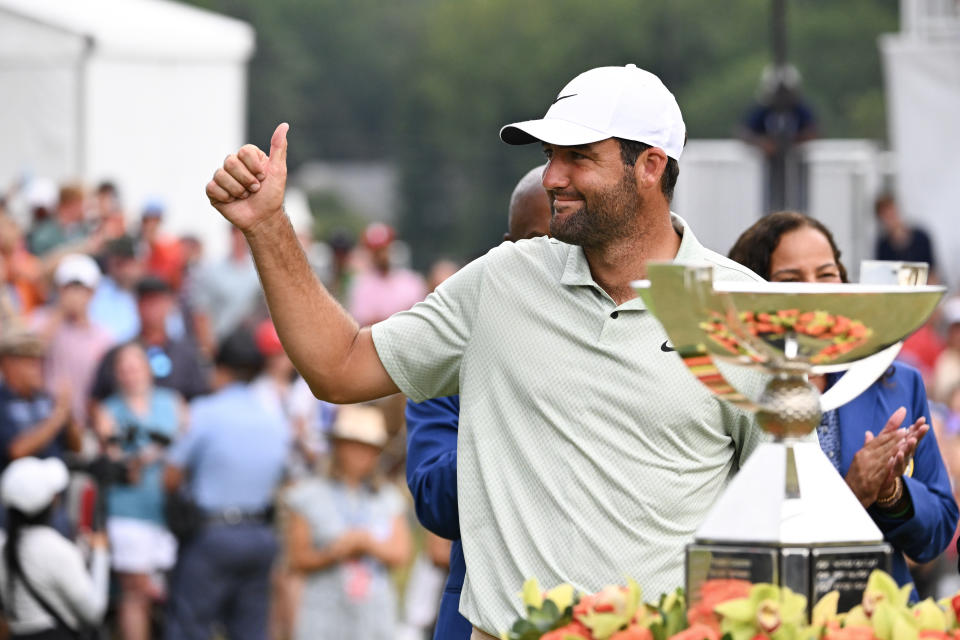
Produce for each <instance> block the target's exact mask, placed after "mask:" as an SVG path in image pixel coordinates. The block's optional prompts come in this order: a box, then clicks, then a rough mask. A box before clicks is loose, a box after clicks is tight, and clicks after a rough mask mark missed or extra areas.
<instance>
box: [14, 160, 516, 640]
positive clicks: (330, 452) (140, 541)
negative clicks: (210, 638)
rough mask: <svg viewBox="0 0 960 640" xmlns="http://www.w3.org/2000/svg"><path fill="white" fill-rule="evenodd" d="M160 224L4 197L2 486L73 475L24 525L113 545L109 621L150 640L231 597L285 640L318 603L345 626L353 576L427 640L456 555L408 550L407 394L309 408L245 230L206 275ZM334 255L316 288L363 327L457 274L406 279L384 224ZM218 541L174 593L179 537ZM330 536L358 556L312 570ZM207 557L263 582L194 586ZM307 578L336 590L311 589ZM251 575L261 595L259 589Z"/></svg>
mask: <svg viewBox="0 0 960 640" xmlns="http://www.w3.org/2000/svg"><path fill="white" fill-rule="evenodd" d="M8 203H9V204H8ZM17 207H22V208H20V209H18V208H17ZM163 215H164V211H163V204H162V202H159V201H151V202H148V203H146V204H145V206H144V207H143V208H142V210H141V211H140V212H139V215H138V216H135V217H134V218H133V219H134V222H133V223H132V224H130V223H129V222H128V220H130V219H131V218H130V216H128V215H126V210H125V208H124V206H123V202H122V200H121V198H120V192H119V190H118V188H117V186H116V185H114V184H113V183H110V182H102V183H100V184H98V185H95V186H94V187H93V188H90V187H87V186H86V185H82V184H79V183H76V184H73V183H71V184H63V185H55V184H54V183H52V182H50V181H46V180H40V179H36V180H33V181H31V182H30V183H29V184H27V185H25V186H24V191H23V192H19V191H18V187H14V188H12V189H10V190H9V191H7V192H6V193H5V195H4V197H3V198H2V199H0V229H2V230H0V235H2V240H0V244H2V246H3V249H2V250H0V254H2V259H0V265H2V266H0V277H2V283H3V288H2V291H0V308H2V311H3V315H2V320H0V327H2V328H0V375H2V382H0V460H2V462H0V471H2V470H4V469H6V468H7V467H8V465H9V464H10V463H11V462H12V461H14V460H18V459H30V458H40V459H48V458H57V459H61V460H63V461H64V463H65V465H66V468H68V469H69V470H70V483H69V487H67V492H66V494H65V496H66V497H65V499H64V500H62V501H59V502H57V504H55V505H54V506H53V507H52V511H51V512H50V513H46V510H47V507H48V506H49V505H41V506H42V507H44V508H43V509H41V510H40V511H39V512H38V513H31V511H32V510H33V509H34V505H33V504H32V503H30V504H24V505H23V508H22V509H19V507H20V506H21V505H20V502H19V501H20V500H21V499H22V498H21V495H20V494H19V493H17V492H16V490H11V491H14V492H13V493H10V492H9V491H7V492H5V493H4V500H5V504H6V505H7V506H8V507H10V506H12V507H14V508H17V509H18V518H17V519H16V520H17V521H16V522H14V525H16V526H15V528H17V529H18V530H19V528H20V525H22V524H23V522H21V520H22V516H23V515H24V514H26V515H27V516H30V517H35V516H38V515H39V516H42V517H44V518H46V517H49V518H50V522H52V523H53V524H54V525H55V527H56V528H57V529H58V530H59V531H60V532H61V533H63V534H64V535H66V536H67V537H68V538H69V539H71V540H78V541H81V542H85V543H86V542H89V541H90V540H91V539H92V540H97V539H99V538H97V536H96V532H98V531H105V532H106V534H107V536H106V540H101V543H109V549H110V551H109V558H110V562H109V565H110V568H111V575H112V579H111V582H110V584H111V585H112V586H111V590H110V593H111V598H110V599H109V602H108V603H104V606H107V605H109V606H108V608H107V609H106V610H107V612H108V620H109V626H110V627H111V628H113V629H114V630H115V631H116V633H117V634H118V637H123V638H145V637H150V631H151V629H153V630H154V632H156V631H157V629H158V628H159V627H162V626H164V624H165V623H166V622H168V617H169V620H171V621H172V620H174V619H175V617H176V610H177V607H178V606H182V607H194V606H199V605H198V604H197V603H198V602H208V603H209V606H211V607H213V606H215V604H214V603H215V601H217V599H218V598H222V597H226V596H225V595H223V594H217V593H214V592H215V591H217V589H220V590H221V591H223V590H230V589H232V588H240V587H241V586H243V585H246V586H244V588H245V589H248V590H249V592H248V593H246V594H244V595H243V597H242V599H241V600H239V601H238V602H239V603H242V607H243V609H245V610H247V611H248V617H247V618H246V619H239V618H238V619H236V624H239V625H241V626H243V625H246V626H247V627H248V628H250V627H256V626H257V624H258V622H257V615H256V612H257V611H258V610H260V609H262V610H263V611H262V613H263V614H264V615H263V616H262V618H263V621H265V620H267V619H268V615H269V621H270V624H271V630H272V631H271V637H277V638H284V637H290V634H291V633H292V632H293V629H294V620H295V619H296V618H297V612H298V609H299V603H300V602H301V600H302V598H304V597H306V598H307V599H308V602H309V605H310V606H309V607H306V610H307V611H308V612H309V613H308V614H306V615H309V617H310V619H311V620H313V621H314V626H315V625H316V624H317V623H316V622H315V621H317V620H319V621H321V622H319V626H320V627H321V628H323V627H330V628H332V629H342V628H345V627H348V626H349V616H350V613H349V612H348V611H343V610H342V609H341V607H340V604H339V601H338V600H336V598H333V597H332V595H333V594H332V593H331V592H330V589H339V587H340V585H339V580H340V578H341V576H340V575H339V573H338V572H337V571H333V573H332V575H333V576H334V579H333V583H329V582H330V580H331V578H330V577H329V576H330V575H331V572H330V571H329V569H330V568H331V565H338V564H343V565H344V567H343V568H344V570H348V571H349V572H350V577H349V580H350V581H351V584H352V585H353V586H352V587H351V588H352V589H354V590H355V592H356V593H355V594H354V595H355V597H356V598H357V599H358V600H359V601H364V599H365V598H366V595H367V594H368V593H369V592H370V591H371V590H372V592H373V593H374V594H375V595H377V599H376V603H377V605H378V608H381V607H382V611H380V613H379V614H378V615H380V616H382V619H383V622H384V624H386V625H391V626H393V625H395V626H396V628H397V629H400V628H401V626H402V625H404V624H407V625H408V626H410V627H411V629H413V630H414V636H412V637H417V630H420V631H421V632H423V633H425V632H427V631H429V628H430V625H431V624H432V617H433V616H435V614H436V606H437V603H438V601H439V597H440V589H441V587H442V581H443V579H444V578H445V572H444V569H443V567H444V566H445V565H446V563H447V562H448V556H449V542H446V543H445V542H444V541H442V540H441V539H439V538H436V537H434V536H431V537H429V539H428V537H427V535H426V534H425V532H423V531H422V530H418V531H417V532H416V534H415V535H411V529H413V528H415V523H416V520H415V517H414V516H413V511H412V501H411V499H410V497H409V492H408V491H407V490H406V488H405V484H404V456H405V446H406V445H405V439H404V427H403V411H404V400H403V398H401V397H399V396H398V397H393V398H388V399H386V400H384V401H382V402H380V403H377V404H375V405H371V406H364V407H344V408H341V407H337V406H334V405H330V404H327V403H324V402H322V401H319V400H317V399H316V398H314V396H313V394H312V393H311V391H310V389H309V388H308V387H307V385H306V383H305V382H304V381H303V380H302V379H301V378H300V377H299V376H298V375H297V373H296V371H295V370H294V368H293V365H292V364H291V362H290V360H289V359H288V358H287V356H286V355H285V354H284V352H283V348H282V346H281V344H280V341H279V338H278V337H277V333H276V331H275V330H274V328H273V325H272V323H271V322H270V320H269V317H268V314H267V311H266V306H265V302H264V300H263V296H262V292H261V289H260V286H259V281H258V279H257V275H256V271H255V268H254V264H253V261H252V259H251V257H250V255H249V252H248V249H247V245H246V242H245V240H244V239H243V236H242V235H241V234H240V233H238V232H236V231H233V230H230V231H227V233H229V234H230V241H229V247H230V248H229V252H228V255H227V256H226V257H224V258H223V259H222V260H212V261H204V260H203V248H204V246H203V242H202V241H201V240H199V239H198V238H196V237H193V236H189V235H188V236H181V237H176V236H172V235H168V234H167V233H166V232H165V230H164V228H163ZM505 220H506V217H505V216H504V221H505ZM20 221H26V224H22V223H21V222H20ZM305 249H306V250H307V251H308V253H310V254H314V253H317V251H315V250H314V249H315V248H314V247H312V246H309V245H308V246H306V247H305ZM322 252H323V253H325V254H326V253H328V254H330V255H332V256H333V259H332V260H329V261H325V262H324V265H325V267H324V268H318V273H317V275H318V276H319V277H320V278H321V279H322V280H323V281H324V282H325V284H326V285H327V286H328V287H329V288H330V290H332V291H335V292H337V293H338V296H339V298H340V300H341V302H342V303H343V305H344V306H345V307H346V308H348V309H349V310H350V312H351V313H352V314H353V316H354V317H355V318H356V319H357V320H358V322H361V323H362V324H365V325H369V324H372V323H374V322H377V321H379V320H382V319H384V318H386V317H388V316H389V315H391V314H393V313H395V312H396V311H400V310H403V309H407V308H409V307H411V306H412V305H413V304H415V303H416V302H418V301H420V300H422V299H423V297H424V296H425V295H426V294H427V293H428V291H429V290H431V289H432V288H433V287H435V286H436V284H438V283H439V281H440V280H442V279H443V278H445V277H446V276H448V275H450V274H452V273H453V272H454V271H456V269H457V268H458V265H457V264H455V263H453V262H451V261H448V260H445V261H441V262H438V263H437V264H436V265H435V267H434V268H433V269H431V270H430V271H429V273H428V274H426V276H424V275H421V274H419V273H417V272H415V271H413V270H411V269H409V268H407V267H406V266H404V264H402V259H403V258H402V256H405V255H408V252H405V251H402V249H401V248H400V247H398V244H397V242H396V238H395V232H394V230H393V228H391V227H390V226H388V225H385V224H382V223H375V224H371V225H369V226H367V227H366V228H365V229H364V230H363V232H362V233H361V234H360V236H359V237H358V238H355V237H353V236H352V235H351V234H350V233H349V232H346V231H339V232H336V233H334V234H333V235H332V236H331V238H330V239H329V242H327V243H325V244H324V247H323V250H322ZM397 254H399V255H400V256H401V258H399V259H398V258H397V257H396V256H397ZM398 260H400V261H401V263H398ZM334 478H336V479H337V482H333V479H334ZM24 482H26V481H24ZM32 482H35V483H39V484H42V480H40V479H34V480H32ZM4 486H6V485H4ZM21 486H22V485H21ZM344 486H345V487H348V488H349V489H348V490H345V491H344V492H343V493H342V494H341V493H339V492H338V490H337V487H344ZM187 487H189V489H188V490H185V489H186V488H187ZM61 488H63V487H61ZM20 492H21V493H23V490H22V489H20ZM48 498H49V496H48ZM338 509H340V510H341V511H342V513H341V511H338ZM338 517H342V519H343V520H342V522H339V523H337V524H331V520H336V519H337V518H338ZM7 524H9V523H7ZM28 524H29V522H28ZM204 527H205V528H207V529H209V530H216V529H217V527H220V529H221V530H223V531H229V533H227V534H225V537H224V539H215V540H207V539H204V541H202V542H203V544H202V545H200V542H201V541H200V540H196V542H197V544H194V545H192V546H189V547H188V548H190V549H191V554H190V555H188V556H184V555H183V554H182V553H181V555H180V558H179V560H180V564H179V565H177V567H178V568H177V575H176V576H174V577H171V571H172V570H173V568H174V566H175V565H176V563H177V561H178V547H179V548H180V551H181V552H182V551H183V549H184V548H185V547H184V546H183V545H178V541H181V542H182V541H187V540H191V541H193V536H195V535H196V532H197V530H199V529H200V528H204ZM331 527H332V528H331ZM323 531H328V532H329V533H330V535H331V536H334V537H335V538H336V537H338V536H339V538H338V540H339V543H340V544H342V545H344V548H343V555H342V556H341V555H335V556H333V557H330V558H319V559H318V558H317V557H316V554H315V548H316V547H317V546H318V545H320V547H323V546H324V545H322V544H320V541H325V539H324V538H323V535H324V533H322V532H323ZM344 531H346V532H348V533H344V535H342V536H340V534H341V533H343V532H344ZM91 535H92V536H93V537H92V538H91ZM318 536H319V537H318ZM237 540H239V541H240V542H237ZM241 543H243V544H246V545H247V546H246V547H244V546H243V544H241ZM238 544H239V545H240V547H242V548H243V549H246V551H245V552H238V546H237V545H238ZM378 545H383V546H382V548H381V547H380V546H378ZM94 546H96V543H94ZM415 549H417V550H420V552H421V555H422V557H419V558H418V559H417V561H416V562H415V561H414V550H415ZM368 554H373V556H372V557H373V558H375V560H374V561H372V566H368V564H369V563H367V562H366V561H364V560H363V558H365V557H367V555H368ZM212 558H218V561H220V562H222V563H226V564H228V565H229V564H231V563H233V564H236V565H238V571H240V572H241V573H242V571H241V570H248V571H252V573H250V575H247V576H239V577H237V582H236V584H235V585H230V584H219V585H210V584H205V583H203V581H202V580H201V579H199V578H198V576H199V575H200V573H202V570H201V569H199V568H198V569H197V570H196V571H197V572H199V573H195V574H194V575H191V568H192V567H195V566H197V565H203V564H204V563H210V562H213V561H214V560H213V559H212ZM358 558H360V559H361V560H357V559H358ZM244 563H247V565H248V566H246V567H244V566H243V565H244ZM251 563H252V564H251ZM25 565H27V566H29V563H26V562H25ZM251 566H252V567H253V568H252V569H251ZM257 566H259V569H260V570H261V571H260V573H259V574H258V573H257V571H256V568H257ZM388 570H390V571H391V572H390V573H388ZM311 573H315V574H317V575H321V574H323V575H326V576H328V577H327V582H328V583H329V584H326V585H324V584H322V583H323V580H320V581H315V582H319V584H311V586H310V588H309V589H307V590H306V593H305V594H304V593H303V588H302V583H303V579H302V578H303V576H304V575H310V574H311ZM256 575H260V577H262V581H260V582H259V583H258V582H257V581H256V580H253V581H250V580H249V578H250V577H251V576H256ZM226 582H227V583H229V580H228V581H226ZM175 586H179V588H180V592H179V594H178V592H177V591H175V590H174V587H175ZM92 591H93V592H95V591H96V587H93V588H92ZM0 593H4V591H3V588H2V587H0ZM405 593H409V594H410V595H409V597H408V598H406V600H405V608H403V609H398V608H397V602H404V598H403V597H401V596H402V595H403V594H405ZM4 595H7V593H4ZM237 606H238V607H239V606H241V604H238V605H237ZM268 608H269V612H268V611H267V609H268ZM167 612H169V616H168V615H167ZM369 612H370V609H369V607H360V608H358V609H357V612H356V615H358V616H360V615H369ZM170 624H173V622H170ZM229 632H230V630H228V633H229ZM167 634H168V637H187V636H189V632H188V631H183V633H177V632H176V631H173V632H171V631H170V630H169V629H168V630H167ZM171 634H172V635H171ZM231 637H232V634H231ZM237 637H240V636H237ZM243 637H248V636H243ZM297 637H306V636H304V635H302V634H301V635H298V636H297ZM310 637H316V636H313V635H311V636H310Z"/></svg>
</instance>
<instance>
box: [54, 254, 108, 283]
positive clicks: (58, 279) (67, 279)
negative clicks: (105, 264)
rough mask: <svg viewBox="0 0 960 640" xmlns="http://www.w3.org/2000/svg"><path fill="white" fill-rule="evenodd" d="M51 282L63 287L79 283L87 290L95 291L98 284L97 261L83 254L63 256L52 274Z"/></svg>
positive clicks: (98, 270) (98, 269) (98, 268)
mask: <svg viewBox="0 0 960 640" xmlns="http://www.w3.org/2000/svg"><path fill="white" fill-rule="evenodd" d="M53 282H54V283H55V284H56V285H57V286H58V287H64V286H66V285H68V284H70V283H73V282H79V283H80V284H82V285H83V286H85V287H87V288H88V289H96V288H97V283H99V282H100V267H98V266H97V261H96V260H94V259H93V258H91V257H90V256H88V255H86V254H83V253H71V254H70V255H66V256H64V257H63V258H62V259H61V260H60V264H58V265H57V270H56V271H55V272H54V274H53Z"/></svg>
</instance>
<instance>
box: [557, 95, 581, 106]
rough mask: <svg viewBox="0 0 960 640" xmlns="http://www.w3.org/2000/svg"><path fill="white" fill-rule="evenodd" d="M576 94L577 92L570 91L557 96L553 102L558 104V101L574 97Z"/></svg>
mask: <svg viewBox="0 0 960 640" xmlns="http://www.w3.org/2000/svg"><path fill="white" fill-rule="evenodd" d="M575 95H577V94H575V93H568V94H567V95H565V96H560V97H559V98H557V99H556V100H554V101H553V104H557V103H558V102H560V101H561V100H566V99H567V98H572V97H573V96H575Z"/></svg>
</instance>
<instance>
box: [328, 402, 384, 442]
mask: <svg viewBox="0 0 960 640" xmlns="http://www.w3.org/2000/svg"><path fill="white" fill-rule="evenodd" d="M330 436H331V437H332V438H335V439H338V440H353V441H354V442H362V443H363V444H369V445H371V446H374V447H383V445H385V444H387V420H386V418H384V416H383V411H381V410H380V409H377V408H376V407H371V406H366V405H360V404H350V405H345V406H342V407H340V408H339V409H337V419H336V421H335V422H334V423H333V429H332V430H331V431H330Z"/></svg>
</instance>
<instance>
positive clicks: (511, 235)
mask: <svg viewBox="0 0 960 640" xmlns="http://www.w3.org/2000/svg"><path fill="white" fill-rule="evenodd" d="M546 167H547V165H545V164H542V165H540V166H539V167H534V168H533V169H530V171H528V172H527V174H526V175H525V176H523V177H522V178H520V182H518V183H517V186H516V187H514V189H513V195H511V196H510V211H509V214H508V215H507V232H506V233H505V234H503V239H504V240H506V241H507V242H516V241H517V240H526V239H527V238H539V237H540V236H548V235H550V199H549V198H548V197H547V191H546V189H544V188H543V182H542V180H543V170H544V169H546Z"/></svg>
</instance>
